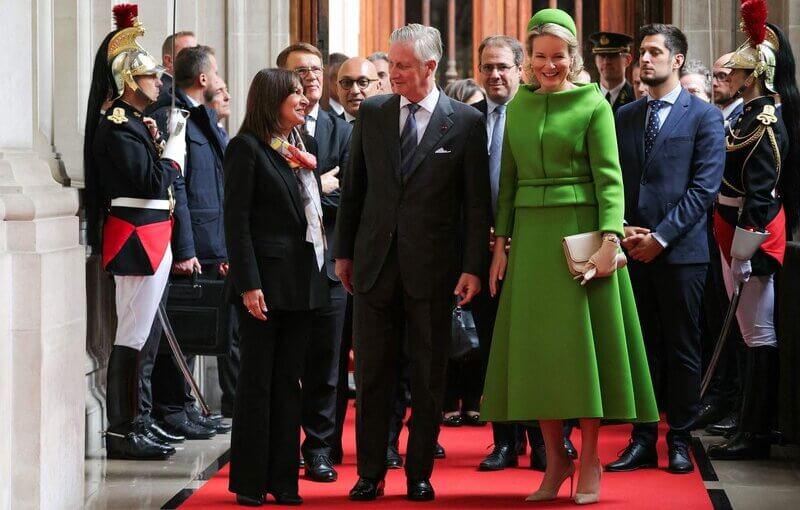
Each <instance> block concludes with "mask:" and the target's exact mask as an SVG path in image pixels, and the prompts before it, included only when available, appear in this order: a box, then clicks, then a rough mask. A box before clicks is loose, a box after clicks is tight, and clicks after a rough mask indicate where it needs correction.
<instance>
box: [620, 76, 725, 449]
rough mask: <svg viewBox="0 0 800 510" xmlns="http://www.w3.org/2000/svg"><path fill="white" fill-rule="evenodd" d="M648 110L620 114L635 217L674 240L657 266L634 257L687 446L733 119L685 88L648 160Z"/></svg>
mask: <svg viewBox="0 0 800 510" xmlns="http://www.w3.org/2000/svg"><path fill="white" fill-rule="evenodd" d="M647 114H648V108H647V98H642V99H639V100H638V101H635V102H633V103H630V104H628V105H625V106H623V107H622V108H620V109H619V110H618V111H617V114H616V129H617V139H618V140H619V142H620V143H619V157H620V164H621V166H622V176H623V182H624V186H625V220H626V221H627V224H628V225H632V226H639V227H646V228H648V229H650V231H651V232H656V233H657V234H658V237H660V239H661V240H663V241H664V242H666V244H667V246H666V248H665V249H664V251H663V252H662V253H661V254H660V255H658V256H657V257H656V258H655V259H654V260H653V261H652V262H650V263H648V264H645V263H641V262H637V261H635V260H632V259H631V263H630V274H631V281H632V283H633V290H634V294H635V296H636V304H637V308H638V310H639V317H640V322H641V325H642V332H643V334H644V339H645V345H646V347H647V352H648V359H649V362H650V370H651V372H652V374H653V380H654V384H656V387H657V388H660V387H664V386H666V388H667V390H666V393H667V394H666V395H663V394H661V395H660V397H664V396H666V398H667V405H666V410H667V422H668V424H669V426H670V432H669V434H668V435H667V441H668V443H669V444H670V445H677V444H684V445H687V444H688V441H689V432H690V431H691V428H692V425H693V422H694V416H695V415H696V413H697V408H698V405H699V396H700V370H701V367H700V365H701V344H700V326H699V314H700V307H701V302H702V296H703V287H704V283H705V279H706V272H707V267H708V262H709V247H708V235H707V230H706V229H707V214H708V210H709V208H710V207H711V206H712V204H713V203H714V199H715V197H716V195H717V192H718V190H719V185H720V181H721V179H722V171H723V169H724V165H725V142H724V131H723V119H722V114H721V113H720V111H719V110H718V109H717V108H715V107H714V106H712V105H710V104H708V103H706V102H704V101H702V100H700V99H697V98H696V97H694V96H692V95H691V94H689V93H688V92H687V91H686V90H681V92H680V95H679V96H678V98H677V100H676V101H675V103H674V104H673V105H672V108H671V110H670V112H669V115H668V116H667V118H666V120H664V123H663V125H662V126H661V128H660V130H659V132H658V136H657V138H656V139H655V143H654V145H653V148H652V149H651V151H650V154H649V155H648V156H647V157H645V149H644V138H645V123H646V120H647ZM629 259H630V257H629ZM657 393H658V392H657ZM662 406H663V400H662ZM633 436H634V440H636V441H637V442H639V443H641V444H644V445H648V446H649V445H654V444H655V441H656V439H657V427H656V424H638V425H636V426H635V427H634V433H633Z"/></svg>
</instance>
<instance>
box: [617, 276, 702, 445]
mask: <svg viewBox="0 0 800 510" xmlns="http://www.w3.org/2000/svg"><path fill="white" fill-rule="evenodd" d="M707 268H708V266H707V265H706V264H683V265H679V264H664V263H661V262H655V263H651V264H643V263H640V262H636V261H632V262H631V263H630V275H631V283H632V285H633V292H634V296H635V298H636V307H637V309H638V311H639V321H640V323H641V326H642V333H643V335H644V342H645V348H646V350H647V359H648V363H649V364H650V372H651V376H652V378H653V381H654V385H657V386H660V387H662V388H665V392H664V393H663V395H664V396H665V397H666V400H667V402H666V403H664V402H663V399H662V401H661V402H659V407H661V408H663V409H666V412H667V424H668V425H669V432H668V433H667V443H668V444H670V445H679V444H682V445H686V446H688V445H689V441H690V432H691V430H692V427H693V425H694V418H695V416H696V415H697V410H698V407H699V404H700V378H701V362H702V348H701V342H700V307H701V306H702V300H703V288H704V286H705V281H706V273H707ZM633 439H634V440H635V441H637V442H639V443H641V444H645V445H654V444H655V443H656V440H657V439H658V423H637V424H635V425H634V427H633Z"/></svg>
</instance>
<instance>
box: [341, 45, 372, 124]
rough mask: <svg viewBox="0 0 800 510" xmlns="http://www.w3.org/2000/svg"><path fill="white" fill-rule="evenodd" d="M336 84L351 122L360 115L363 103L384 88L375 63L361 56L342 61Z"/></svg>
mask: <svg viewBox="0 0 800 510" xmlns="http://www.w3.org/2000/svg"><path fill="white" fill-rule="evenodd" d="M336 85H337V87H336V91H337V92H338V95H339V103H340V104H341V105H342V106H343V107H344V120H346V121H347V122H349V123H351V124H352V123H353V122H355V120H356V117H358V109H359V108H360V107H361V103H362V102H363V101H364V100H365V99H366V98H368V97H372V96H375V95H377V94H381V93H382V90H383V84H382V83H381V80H380V79H379V78H378V69H377V68H376V67H375V64H373V63H372V62H370V61H369V60H367V59H365V58H361V57H353V58H349V59H347V60H345V61H344V63H342V66H341V67H340V68H339V79H338V81H337V83H336Z"/></svg>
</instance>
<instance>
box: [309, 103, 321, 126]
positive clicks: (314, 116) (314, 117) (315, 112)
mask: <svg viewBox="0 0 800 510" xmlns="http://www.w3.org/2000/svg"><path fill="white" fill-rule="evenodd" d="M306 117H311V119H312V120H313V121H314V122H316V121H317V117H319V103H317V104H315V105H314V107H313V108H312V109H311V111H310V112H308V113H307V114H306Z"/></svg>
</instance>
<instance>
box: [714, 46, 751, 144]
mask: <svg viewBox="0 0 800 510" xmlns="http://www.w3.org/2000/svg"><path fill="white" fill-rule="evenodd" d="M731 55H733V53H726V54H724V55H722V56H721V57H719V58H718V59H717V61H716V62H714V68H713V73H714V76H713V80H712V82H711V87H712V88H713V90H714V103H715V104H716V105H717V106H719V107H720V109H721V110H722V116H723V117H724V118H725V129H728V126H730V125H732V124H734V123H735V122H736V119H738V118H739V116H740V115H741V114H742V108H743V103H744V100H743V99H742V98H741V97H740V96H738V95H736V91H735V90H731V81H730V74H731V69H728V68H726V67H723V66H724V65H725V63H726V62H729V61H730V57H731Z"/></svg>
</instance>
